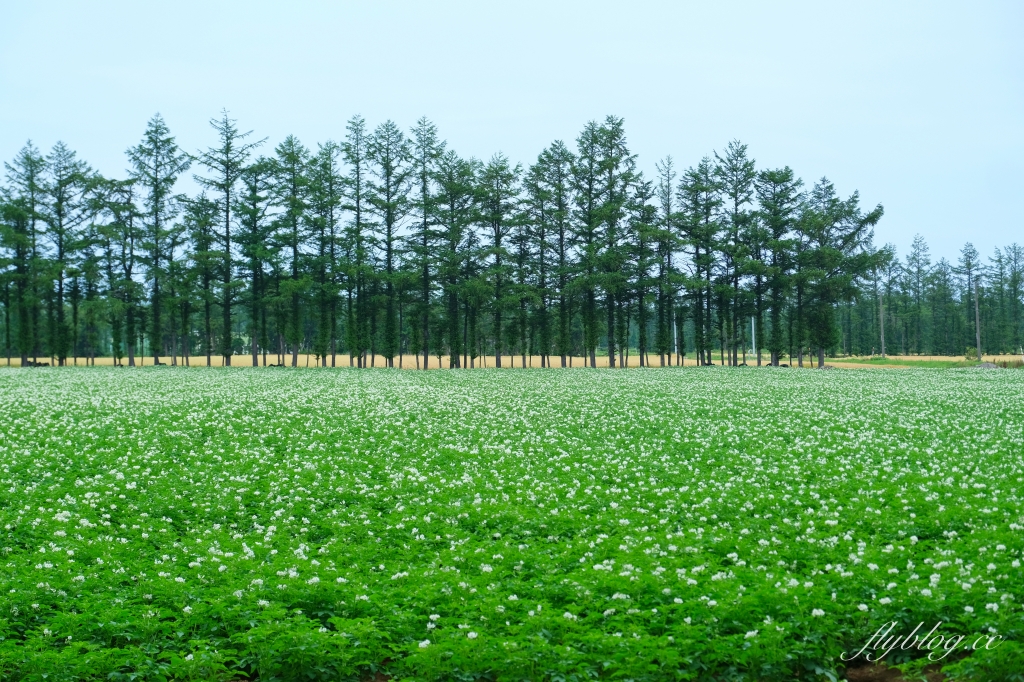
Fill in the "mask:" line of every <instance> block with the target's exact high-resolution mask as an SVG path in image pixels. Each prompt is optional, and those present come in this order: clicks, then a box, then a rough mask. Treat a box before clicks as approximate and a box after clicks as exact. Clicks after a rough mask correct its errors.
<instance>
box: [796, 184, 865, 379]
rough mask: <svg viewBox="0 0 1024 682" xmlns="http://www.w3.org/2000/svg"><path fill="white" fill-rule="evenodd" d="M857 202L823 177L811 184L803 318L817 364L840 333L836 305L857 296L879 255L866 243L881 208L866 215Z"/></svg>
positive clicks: (820, 365)
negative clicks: (837, 189) (861, 282)
mask: <svg viewBox="0 0 1024 682" xmlns="http://www.w3.org/2000/svg"><path fill="white" fill-rule="evenodd" d="M859 204H860V198H859V195H858V194H857V192H854V193H853V195H851V196H850V197H849V198H848V199H846V200H845V201H844V200H842V199H841V198H840V197H839V195H838V194H837V193H836V191H835V187H834V186H833V185H832V183H831V182H829V181H828V180H827V179H826V178H822V179H821V180H820V181H819V182H818V183H817V184H815V186H814V188H813V189H812V190H811V193H810V196H809V198H808V206H807V217H806V220H805V227H804V230H805V233H806V235H807V240H808V243H807V249H806V251H805V262H806V265H807V268H806V270H805V273H806V276H807V279H808V283H809V286H808V298H809V300H808V315H807V320H808V327H809V340H810V343H811V346H812V347H814V348H816V349H817V353H818V367H819V368H820V367H824V366H825V349H826V348H829V347H831V346H832V345H834V344H835V343H836V337H837V336H838V329H837V326H836V315H835V307H836V305H837V304H839V303H840V302H842V301H844V300H846V299H849V298H852V297H853V296H854V295H855V294H856V288H855V286H854V285H855V284H856V282H857V281H858V280H859V279H861V278H863V277H865V276H866V275H867V274H868V273H870V272H871V271H872V269H873V268H874V260H875V258H876V257H877V256H876V255H875V254H874V253H873V252H872V249H871V248H870V246H871V239H872V236H873V232H872V228H873V227H874V226H875V225H876V224H877V223H878V221H879V220H880V219H881V217H882V213H883V209H882V206H881V204H879V205H878V206H876V207H875V208H874V209H873V210H871V211H869V212H868V213H864V212H863V211H861V209H860V205H859Z"/></svg>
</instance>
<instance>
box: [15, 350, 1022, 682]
mask: <svg viewBox="0 0 1024 682" xmlns="http://www.w3.org/2000/svg"><path fill="white" fill-rule="evenodd" d="M1022 399H1024V385H1022V384H1021V382H1020V381H1018V380H1017V379H1016V375H1015V374H1014V373H1009V372H974V371H966V370H956V369H954V370H951V371H937V370H931V369H922V370H920V371H912V372H790V371H785V370H770V369H764V368H762V369H755V368H747V369H742V368H741V369H739V370H735V369H732V370H730V369H724V368H708V369H705V370H696V369H687V368H681V369H664V370H661V369H659V370H652V371H632V372H608V371H591V370H580V371H576V372H560V371H550V372H542V371H536V372H500V371H493V370H492V371H479V372H421V373H415V372H397V371H378V372H359V371H350V370H338V371H334V372H326V371H324V372H313V371H294V370H289V369H284V370H280V371H274V372H271V371H264V370H252V369H251V368H250V369H238V370H230V371H229V370H219V369H216V370H209V371H192V370H188V369H182V368H177V369H176V368H141V369H137V370H134V371H128V370H121V369H112V368H102V367H97V368H90V369H78V370H66V371H61V370H50V371H34V370H28V369H25V370H18V369H15V370H10V371H6V370H5V371H2V372H0V414H3V415H5V416H4V419H3V421H2V422H0V525H2V526H3V529H4V530H3V539H2V541H0V544H2V547H0V552H2V554H0V559H2V562H3V564H4V572H3V574H2V578H0V614H2V617H0V637H2V639H0V678H2V679H4V680H18V681H20V680H42V679H48V680H49V679H61V680H73V679H74V680H97V681H98V680H128V679H132V680H170V679H174V680H199V679H202V680H215V679H221V680H238V679H243V678H246V677H249V678H254V677H255V678H258V679H259V680H261V681H269V680H300V679H301V680H318V679H319V680H338V679H350V680H364V679H370V678H372V677H373V676H374V675H380V676H386V677H388V678H393V679H403V680H404V679H408V680H451V679H474V680H488V679H493V680H583V679H633V680H665V679H677V680H691V679H729V680H795V679H807V680H812V679H813V680H821V679H829V676H831V677H832V678H833V679H834V678H838V677H840V676H841V675H843V670H844V667H845V666H846V664H845V663H844V662H843V660H842V659H841V658H840V655H841V654H842V653H843V652H844V651H846V652H853V651H856V650H858V649H860V647H861V646H862V645H863V643H864V642H866V641H867V639H868V637H870V635H871V634H872V633H873V632H875V631H876V630H877V629H878V627H879V626H880V625H883V624H885V623H886V622H889V621H896V622H897V623H898V625H899V628H901V629H903V630H905V631H906V632H909V631H910V630H911V629H912V628H913V626H914V625H916V624H917V623H918V622H921V621H926V622H928V623H932V622H935V621H937V620H941V621H942V622H943V623H944V624H945V625H944V626H943V627H945V628H946V629H947V631H950V632H956V633H961V634H964V635H965V636H966V635H974V634H975V633H977V634H990V633H999V635H1000V636H1004V637H1006V638H1007V641H1006V643H1005V644H1004V645H1002V646H1000V647H999V648H996V649H994V650H991V651H986V650H980V651H971V652H966V651H964V652H959V653H958V654H957V655H958V656H964V655H966V656H965V657H963V658H958V659H957V660H956V661H954V662H953V665H954V666H955V667H952V672H955V671H956V670H960V671H961V672H963V671H965V670H968V669H971V670H975V671H980V672H976V674H977V675H978V678H979V679H985V680H997V679H1009V676H1010V675H1011V674H1013V672H1014V671H1019V670H1020V669H1024V661H1022V659H1021V656H1022V654H1021V649H1020V647H1019V645H1018V644H1017V642H1018V641H1019V638H1020V636H1021V634H1022V630H1024V626H1022V614H1024V612H1022V609H1021V605H1020V599H1021V597H1022V595H1024V574H1022V572H1021V571H1020V561H1021V554H1022V551H1024V536H1022V530H1024V500H1022V497H1021V493H1022V486H1024V465H1022V462H1021V459H1020V453H1021V452H1022V451H1024V435H1022V434H1024V416H1022V414H1021V411H1020V410H1019V405H1020V404H1021V401H1022ZM912 653H913V654H915V655H917V656H920V655H921V654H920V652H910V651H897V652H894V655H893V657H892V658H891V659H887V660H892V661H893V662H895V663H906V664H912V663H913V661H912V660H910V659H911V658H912V656H911V654H912ZM951 661H952V657H951V658H950V659H946V660H945V661H944V662H943V664H944V665H946V664H950V663H951ZM950 668H951V666H950V665H947V672H950V670H949V669H950Z"/></svg>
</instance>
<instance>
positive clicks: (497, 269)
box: [478, 154, 522, 368]
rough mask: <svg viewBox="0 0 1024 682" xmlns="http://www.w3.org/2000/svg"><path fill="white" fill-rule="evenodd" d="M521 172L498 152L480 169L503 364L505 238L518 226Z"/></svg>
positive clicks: (497, 356) (497, 357)
mask: <svg viewBox="0 0 1024 682" xmlns="http://www.w3.org/2000/svg"><path fill="white" fill-rule="evenodd" d="M521 173H522V169H521V167H520V166H519V165H518V164H517V165H515V166H512V165H510V164H509V160H508V158H507V157H505V155H504V154H495V155H494V156H493V157H491V160H490V161H488V162H487V164H486V165H485V166H483V167H482V168H481V169H480V173H479V177H478V183H479V188H480V190H479V191H480V222H481V224H482V227H483V228H484V231H485V232H486V234H487V244H486V251H485V253H486V255H487V257H489V258H490V267H489V273H488V274H489V277H490V281H491V287H492V292H493V298H492V299H491V304H492V306H493V309H492V312H493V314H494V326H493V328H492V335H493V340H494V366H495V367H497V368H500V367H501V356H502V351H503V349H504V348H505V345H506V344H505V343H504V342H505V339H504V338H503V334H504V333H505V330H504V329H503V327H502V325H503V322H504V311H505V308H507V307H508V303H509V302H508V301H507V300H506V297H507V295H508V292H507V291H506V283H507V282H508V280H509V277H510V274H509V265H508V260H509V252H508V248H507V247H506V244H505V240H506V237H508V235H509V232H510V231H511V230H512V228H513V227H514V225H515V222H516V218H517V216H518V212H519V206H518V202H519V178H520V175H521Z"/></svg>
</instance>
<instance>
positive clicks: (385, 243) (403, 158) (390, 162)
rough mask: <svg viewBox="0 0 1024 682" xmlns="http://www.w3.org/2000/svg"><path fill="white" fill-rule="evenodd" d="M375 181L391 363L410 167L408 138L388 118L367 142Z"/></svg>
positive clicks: (394, 350) (387, 351)
mask: <svg viewBox="0 0 1024 682" xmlns="http://www.w3.org/2000/svg"><path fill="white" fill-rule="evenodd" d="M367 155H368V157H369V159H370V161H371V172H372V174H373V177H374V178H375V181H373V182H371V183H370V186H369V190H370V191H369V197H368V198H369V203H370V205H371V206H372V207H373V209H374V211H375V213H376V214H377V217H378V219H379V220H380V223H379V224H378V233H379V242H380V245H381V248H382V250H383V257H384V272H383V273H382V279H383V284H384V338H383V343H382V350H383V353H384V357H385V358H386V362H387V366H388V367H394V366H395V355H397V354H398V341H399V339H398V317H397V316H398V301H397V298H396V295H395V270H396V265H397V257H398V252H397V247H398V235H399V230H400V229H401V228H402V225H403V222H404V220H405V218H406V216H407V215H408V213H409V210H410V205H409V191H410V189H411V186H410V185H411V181H412V172H413V167H412V164H411V158H410V157H411V150H410V145H409V141H408V140H407V139H406V137H405V135H403V134H402V131H401V129H399V127H398V126H397V125H395V123H394V122H392V121H385V122H384V123H382V124H381V125H379V126H377V129H376V130H375V131H374V132H373V137H372V138H371V139H370V141H369V144H368V145H367Z"/></svg>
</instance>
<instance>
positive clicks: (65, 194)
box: [0, 112, 1024, 368]
mask: <svg viewBox="0 0 1024 682" xmlns="http://www.w3.org/2000/svg"><path fill="white" fill-rule="evenodd" d="M211 126H212V128H213V130H214V131H215V133H216V137H217V143H216V144H215V145H214V146H212V147H210V148H208V149H206V150H203V151H199V152H196V153H194V154H192V153H188V152H186V151H184V150H182V149H180V148H179V147H178V145H177V143H176V141H175V138H174V137H173V135H172V134H171V132H170V131H169V129H168V127H167V126H166V124H165V122H164V121H163V119H162V118H161V117H160V116H159V115H156V116H154V117H153V118H152V119H151V120H150V121H149V123H148V125H147V127H146V131H145V134H144V136H143V138H142V140H141V141H140V142H139V143H138V145H136V146H134V147H132V148H130V149H129V150H128V151H127V160H128V167H129V171H128V173H127V174H126V177H124V178H106V177H103V176H101V175H100V174H99V173H97V172H96V171H95V170H93V169H92V168H91V167H90V166H89V165H88V164H87V163H86V162H85V161H83V160H81V159H79V158H78V157H77V155H76V154H75V152H74V151H72V150H71V149H69V148H68V147H67V146H66V145H65V144H64V143H61V142H58V143H57V144H56V145H55V146H54V147H53V149H52V150H51V151H50V152H49V153H46V154H43V153H42V152H41V151H39V150H38V149H37V148H36V147H35V146H33V145H32V143H31V142H29V143H28V144H26V145H25V147H24V148H23V149H22V150H21V151H20V152H19V153H18V154H17V156H16V157H15V158H14V159H13V160H11V161H10V162H8V163H5V169H6V184H5V185H4V186H3V187H2V189H0V310H2V314H0V326H2V331H0V343H2V344H3V347H4V349H5V350H4V352H5V354H6V357H7V361H8V364H10V359H11V357H12V356H14V357H20V359H21V363H22V365H23V366H24V365H28V364H33V363H39V362H41V359H46V360H47V361H48V362H53V363H54V364H58V365H64V364H66V363H67V362H68V360H69V359H71V360H72V361H73V362H75V363H76V364H77V359H78V358H85V359H86V361H87V362H88V361H90V360H94V359H95V358H96V357H97V356H108V357H113V358H114V359H115V363H116V364H127V365H129V366H131V365H135V364H136V360H137V358H138V357H139V356H140V355H145V356H147V357H152V358H153V360H154V362H163V361H166V363H165V364H179V363H180V364H203V361H202V360H201V359H200V361H199V363H196V362H195V358H197V357H198V358H205V363H206V364H211V359H212V358H213V357H214V356H220V357H221V358H223V364H232V358H234V360H235V364H240V363H245V364H250V363H251V364H252V365H253V366H256V365H260V364H262V365H264V366H265V365H267V364H281V365H283V364H291V365H295V364H297V363H298V357H299V354H300V353H301V354H312V355H314V356H315V357H316V358H317V364H319V365H322V366H332V367H333V366H339V365H349V366H356V367H364V366H369V365H372V364H375V358H377V357H381V358H383V359H384V360H383V362H384V364H386V365H387V366H392V365H393V364H394V358H395V357H398V356H400V355H402V354H411V355H415V356H417V359H416V362H417V365H419V364H420V357H422V363H423V366H424V367H426V365H427V360H428V358H437V360H436V361H435V362H434V365H435V366H437V365H438V364H440V360H441V358H447V364H448V366H450V367H452V368H456V367H475V366H479V365H481V364H482V363H481V362H480V358H481V357H482V356H491V357H493V360H494V362H493V364H494V366H496V367H501V366H503V361H504V363H505V364H504V366H510V365H512V364H513V363H514V361H515V359H516V358H515V356H520V358H522V364H523V365H525V364H526V360H525V358H526V356H539V357H540V362H541V365H542V366H565V365H566V358H567V357H572V356H577V357H579V356H582V357H584V358H585V362H586V363H587V364H589V365H591V366H597V357H598V355H601V356H602V357H604V358H607V363H602V364H607V366H610V367H616V366H620V367H621V366H625V364H626V360H627V357H628V356H630V355H635V354H638V355H639V356H640V363H641V364H642V365H643V364H655V365H661V366H664V365H673V364H679V363H680V361H681V354H683V353H691V354H695V356H696V358H697V363H698V364H719V363H721V364H728V365H737V364H741V363H743V362H744V360H745V359H746V352H747V351H748V350H750V351H753V352H754V354H755V356H756V358H757V360H756V362H757V363H758V364H760V363H761V361H762V360H761V353H762V352H764V353H765V359H764V361H765V362H770V363H772V364H779V362H780V359H781V358H783V357H784V356H786V355H790V356H792V357H796V358H798V362H799V364H801V365H803V364H804V359H805V355H811V356H814V355H816V356H817V357H816V358H815V360H816V361H817V363H818V365H819V366H820V365H822V364H823V363H824V358H825V355H826V354H844V355H851V354H854V355H868V354H884V353H885V352H886V351H888V352H890V353H901V354H915V353H917V354H926V355H963V354H965V352H968V349H975V348H977V349H978V350H980V351H981V352H984V353H1003V352H1016V351H1018V350H1020V347H1021V343H1022V338H1024V291H1022V289H1024V248H1022V247H1021V246H1020V245H1018V244H1016V243H1014V244H1011V245H1009V246H1007V247H1005V248H1002V249H997V250H996V251H995V253H994V254H993V255H991V256H990V257H988V258H987V259H983V257H982V256H981V255H980V254H979V253H978V252H977V251H976V250H975V249H974V247H973V246H972V245H971V244H970V243H968V244H966V245H965V246H964V248H963V249H962V251H961V253H960V256H959V258H958V260H957V262H956V263H951V262H949V261H947V260H946V259H939V260H938V261H937V262H934V263H933V262H932V261H931V258H930V255H929V251H928V247H927V244H926V242H925V240H924V239H923V238H922V237H920V236H919V237H917V238H916V239H915V241H914V243H913V246H912V248H911V251H910V253H909V254H907V255H906V256H905V257H904V258H900V257H899V255H898V254H897V253H896V250H895V248H894V247H893V246H892V245H889V244H886V245H882V246H876V244H875V235H874V228H875V226H876V224H877V223H878V222H879V220H880V219H881V217H882V214H883V210H882V206H881V205H879V206H876V207H874V208H872V209H870V210H866V209H864V208H862V207H861V205H860V200H859V195H858V193H857V192H853V193H852V194H851V195H849V196H847V197H846V198H844V197H843V196H842V195H841V194H840V193H839V192H838V191H837V190H836V188H835V187H834V186H833V185H832V183H831V182H829V181H828V180H827V179H826V178H822V179H821V180H819V181H817V182H815V183H814V184H813V185H810V186H808V185H805V184H804V183H803V182H802V180H801V179H800V178H799V177H797V176H796V174H795V173H794V171H793V170H792V169H790V168H789V167H783V168H775V169H758V168H757V167H756V165H755V162H754V160H753V159H752V158H751V157H750V155H749V154H748V150H747V147H746V145H744V144H742V143H740V142H739V141H733V142H730V143H729V144H728V145H727V147H726V148H725V150H724V151H723V152H722V153H721V154H718V153H713V154H712V155H711V156H708V157H704V158H702V159H701V160H700V161H699V162H697V163H696V164H695V165H693V166H690V167H688V168H685V169H683V168H677V167H676V165H675V162H674V161H673V159H672V158H671V157H670V156H667V157H665V158H664V159H662V160H661V161H659V162H658V164H657V166H656V173H655V174H654V176H653V177H651V178H648V177H645V176H644V174H643V173H642V172H640V171H638V169H637V159H636V155H635V154H633V153H631V152H630V150H629V148H628V145H627V142H626V134H625V129H624V123H623V120H622V119H620V118H616V117H612V116H609V117H607V118H606V119H604V121H592V122H589V123H587V124H586V126H585V127H584V129H583V130H582V132H581V133H580V135H579V137H578V138H577V139H576V140H575V142H574V145H573V146H572V147H570V146H569V145H567V144H565V143H563V142H562V141H556V142H554V143H553V144H551V146H550V147H548V148H547V149H545V150H543V151H542V152H541V153H540V154H539V155H538V157H537V159H536V161H535V162H534V163H532V164H530V165H528V166H526V167H524V166H522V165H520V164H514V163H512V162H511V161H510V160H509V159H507V158H506V157H505V156H503V155H501V154H496V155H494V156H493V157H492V158H490V159H489V160H487V161H481V160H478V159H473V158H463V157H461V156H459V155H458V154H457V153H456V152H455V151H453V150H451V149H449V148H448V146H447V144H446V143H445V142H444V141H443V140H442V139H441V138H440V136H439V134H438V131H437V129H436V127H435V126H434V125H433V124H432V123H431V122H430V121H429V120H427V119H420V120H419V121H418V122H417V124H416V125H415V126H414V127H413V129H412V130H410V131H408V132H405V131H403V130H402V129H401V128H400V127H399V126H397V125H396V124H395V123H394V122H392V121H387V122H384V123H382V124H380V125H378V126H377V127H376V128H374V129H372V130H371V129H370V128H369V127H368V126H367V124H366V122H365V121H364V120H363V119H362V118H361V117H359V116H355V117H353V118H352V119H350V120H349V121H348V123H347V126H346V129H345V134H344V136H343V138H342V140H341V141H340V142H333V141H327V142H324V143H320V144H317V146H316V148H315V149H313V148H308V147H306V146H304V145H303V144H302V143H301V142H300V141H299V140H297V139H296V138H295V137H294V136H289V137H287V138H285V139H284V141H283V142H281V143H280V144H279V145H277V146H276V147H275V148H273V149H272V150H269V149H268V150H267V152H266V154H263V155H261V154H260V151H261V150H262V149H263V148H264V144H265V140H257V139H254V138H253V137H252V135H251V132H242V131H241V130H240V129H239V128H238V126H237V124H236V122H235V121H234V120H233V119H231V118H230V117H229V116H228V113H227V112H224V113H223V114H222V116H221V117H219V118H216V119H213V120H212V121H211ZM190 171H194V172H195V175H194V179H195V181H196V183H197V185H198V187H199V188H200V191H198V192H197V193H196V194H194V195H186V194H183V193H181V192H178V191H176V185H177V183H178V181H179V180H180V179H181V178H182V177H183V176H184V175H185V174H186V173H188V172H190ZM716 356H717V357H716ZM751 362H752V360H751Z"/></svg>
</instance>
